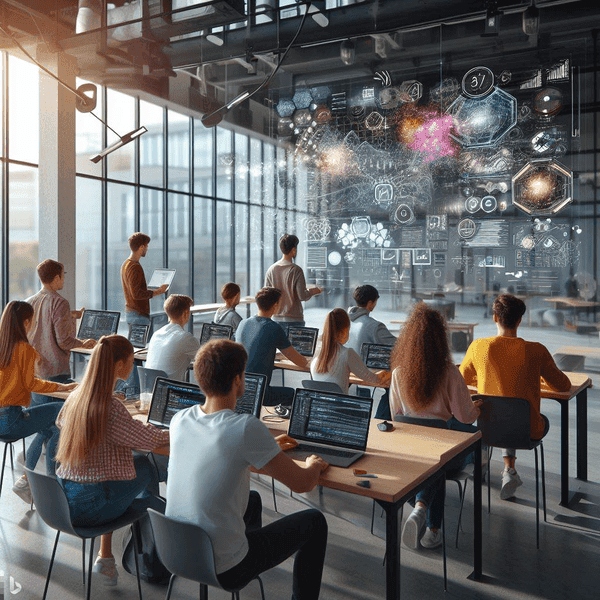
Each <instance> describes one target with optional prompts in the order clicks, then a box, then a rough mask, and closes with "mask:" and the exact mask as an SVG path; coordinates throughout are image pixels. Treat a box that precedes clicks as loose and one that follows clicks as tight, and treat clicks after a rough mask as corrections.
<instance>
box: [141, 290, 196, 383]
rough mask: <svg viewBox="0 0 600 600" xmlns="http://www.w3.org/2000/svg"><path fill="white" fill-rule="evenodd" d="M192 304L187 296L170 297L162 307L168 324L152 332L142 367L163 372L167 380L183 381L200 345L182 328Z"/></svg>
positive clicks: (173, 295) (172, 295) (188, 318)
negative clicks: (167, 318)
mask: <svg viewBox="0 0 600 600" xmlns="http://www.w3.org/2000/svg"><path fill="white" fill-rule="evenodd" d="M192 304H194V301H193V300H192V299H191V298H190V297H189V296H183V295H182V294H171V295H170V296H169V297H168V298H167V299H166V300H165V304H164V308H165V312H166V313H167V317H169V322H168V324H167V325H165V326H164V327H161V328H160V329H159V330H158V331H156V332H155V333H154V335H153V336H152V339H151V340H150V343H149V344H148V356H147V359H146V364H145V366H146V367H147V368H149V369H160V370H161V371H165V373H166V374H167V376H168V377H169V379H177V380H179V381H184V380H185V375H186V373H187V370H188V369H189V367H190V363H191V361H192V360H194V356H196V352H197V351H198V348H200V342H199V341H198V340H197V338H195V337H194V336H193V335H192V334H191V333H190V332H189V331H185V330H184V327H185V326H186V325H187V323H188V321H189V320H190V314H191V313H190V307H191V306H192Z"/></svg>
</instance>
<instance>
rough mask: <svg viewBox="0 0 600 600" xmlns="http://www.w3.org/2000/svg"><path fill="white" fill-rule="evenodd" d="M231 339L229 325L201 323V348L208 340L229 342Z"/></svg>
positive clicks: (231, 332)
mask: <svg viewBox="0 0 600 600" xmlns="http://www.w3.org/2000/svg"><path fill="white" fill-rule="evenodd" d="M232 337H233V327H232V326H231V325H218V324H217V323H202V332H201V333H200V345H201V346H203V345H204V344H206V342H208V341H209V340H230V339H231V338H232Z"/></svg>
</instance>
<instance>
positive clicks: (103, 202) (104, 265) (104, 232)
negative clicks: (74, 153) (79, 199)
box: [100, 86, 108, 309]
mask: <svg viewBox="0 0 600 600" xmlns="http://www.w3.org/2000/svg"><path fill="white" fill-rule="evenodd" d="M101 93H102V119H103V120H104V122H105V123H106V122H107V121H108V90H107V89H106V87H105V86H103V87H102V89H101ZM107 146H108V130H107V128H106V125H102V147H103V148H106V147H107ZM100 220H101V222H102V223H101V227H102V229H101V237H100V244H101V253H100V255H101V267H100V268H101V272H102V277H101V279H102V292H101V293H102V308H103V309H106V308H107V307H108V165H107V160H103V161H102V185H101V190H100Z"/></svg>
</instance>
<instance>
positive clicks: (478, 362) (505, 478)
mask: <svg viewBox="0 0 600 600" xmlns="http://www.w3.org/2000/svg"><path fill="white" fill-rule="evenodd" d="M525 310H526V308H525V303H524V302H523V301H522V300H520V299H519V298H516V297H515V296H511V295H510V294H502V295H500V296H498V297H497V298H496V299H495V300H494V305H493V311H494V321H495V323H496V326H497V328H498V335H497V336H495V337H491V338H483V339H480V340H475V341H474V342H473V343H472V344H471V345H470V346H469V349H468V350H467V354H466V355H465V358H464V360H463V361H462V364H461V365H460V372H461V373H462V375H463V377H464V378H465V381H466V382H467V385H477V391H478V392H479V393H480V394H489V395H493V396H507V397H509V398H524V399H525V400H527V401H528V402H529V405H530V408H531V439H534V440H541V439H542V438H543V437H544V436H545V435H546V434H547V433H548V429H549V427H550V423H549V422H548V419H547V418H546V417H545V416H544V415H542V414H541V413H540V377H543V378H544V381H545V382H546V384H547V385H548V386H549V387H550V388H551V389H553V390H556V391H558V392H566V391H568V390H569V389H570V388H571V382H570V381H569V378H568V377H567V376H566V375H565V374H564V373H563V372H562V371H561V370H560V369H559V368H558V367H557V366H556V364H555V363H554V359H553V358H552V356H551V354H550V352H548V350H547V348H546V347H545V346H543V345H542V344H540V343H538V342H527V341H525V340H524V339H522V338H520V337H517V328H518V327H519V325H520V323H521V318H522V317H523V315H524V314H525ZM502 455H503V457H504V470H503V471H502V488H501V491H500V498H502V500H506V499H507V498H512V497H513V496H514V495H515V491H516V489H517V488H518V487H519V486H520V485H522V484H523V482H522V481H521V478H520V477H519V474H518V473H517V471H516V470H515V460H516V457H517V456H516V452H515V450H514V449H512V448H505V449H504V450H503V453H502Z"/></svg>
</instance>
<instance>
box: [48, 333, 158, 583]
mask: <svg viewBox="0 0 600 600" xmlns="http://www.w3.org/2000/svg"><path fill="white" fill-rule="evenodd" d="M132 369H133V346H132V345H131V343H130V342H129V340H127V339H126V338H124V337H123V336H120V335H108V336H103V337H101V338H100V340H99V341H98V344H97V345H96V347H95V348H94V351H93V352H92V355H91V358H90V362H89V365H88V367H87V370H86V373H85V376H84V378H83V381H82V382H81V385H80V386H79V387H78V389H77V390H75V391H74V392H73V393H72V394H70V395H69V397H68V398H67V400H66V401H65V405H64V407H63V409H62V410H61V411H60V414H59V415H58V419H57V425H58V426H59V428H60V429H61V435H60V442H59V445H58V452H57V454H56V460H57V462H58V463H59V466H58V468H57V470H56V475H57V478H58V480H59V482H60V484H61V485H62V487H63V489H64V491H65V495H66V497H67V501H68V503H69V509H70V513H71V521H72V522H73V525H76V526H79V527H86V526H97V525H102V524H104V523H108V522H109V521H113V520H114V519H116V518H117V517H119V516H121V515H122V514H123V513H124V512H125V511H126V510H127V509H128V508H129V507H130V506H132V505H133V506H135V507H136V508H139V509H143V508H145V507H148V506H151V507H152V508H155V509H156V510H161V511H162V512H164V503H163V502H162V501H161V500H160V499H159V498H158V497H157V496H158V482H159V480H158V473H157V471H156V469H155V467H154V466H153V465H152V464H151V463H150V461H149V459H148V458H147V457H146V456H143V455H136V456H135V457H134V456H133V452H132V450H133V449H134V448H135V449H136V450H142V451H151V450H154V449H155V448H157V447H159V446H163V445H165V444H168V443H169V432H168V431H166V430H165V431H161V430H160V429H157V428H156V427H153V426H152V425H150V424H148V425H145V424H143V423H142V422H141V421H137V420H135V419H134V418H133V417H132V416H131V415H130V414H129V412H128V411H127V409H126V408H125V406H124V405H123V403H122V402H121V401H120V400H118V399H117V398H116V397H115V396H114V395H113V393H114V388H115V383H116V382H117V379H127V377H129V375H130V373H131V370H132ZM94 572H95V573H100V574H101V575H103V581H104V584H105V585H116V583H117V577H118V573H117V569H116V566H115V559H114V556H113V554H112V534H108V535H105V536H102V539H101V542H100V551H99V553H98V557H97V559H96V563H95V565H94Z"/></svg>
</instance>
